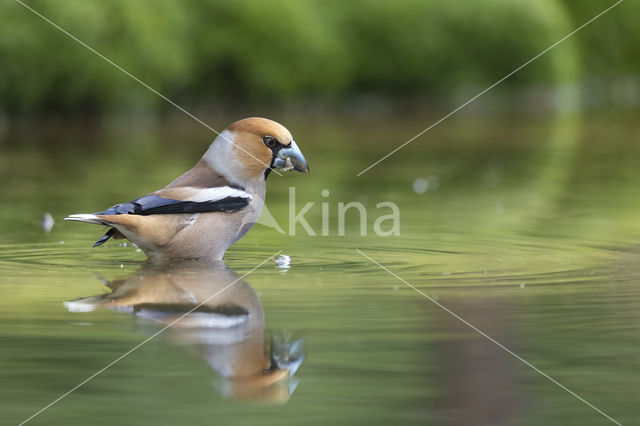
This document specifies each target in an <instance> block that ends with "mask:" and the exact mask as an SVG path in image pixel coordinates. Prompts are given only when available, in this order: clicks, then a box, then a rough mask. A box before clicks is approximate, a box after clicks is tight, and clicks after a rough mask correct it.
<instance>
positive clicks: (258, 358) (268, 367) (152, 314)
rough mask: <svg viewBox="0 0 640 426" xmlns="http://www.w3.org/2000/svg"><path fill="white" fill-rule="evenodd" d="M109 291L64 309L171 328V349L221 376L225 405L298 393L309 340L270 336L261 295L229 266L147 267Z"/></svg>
mask: <svg viewBox="0 0 640 426" xmlns="http://www.w3.org/2000/svg"><path fill="white" fill-rule="evenodd" d="M104 284H105V285H106V286H107V289H108V292H102V293H100V294H98V295H95V296H89V297H82V298H79V299H76V300H71V301H66V302H64V306H65V307H66V308H67V309H68V310H69V312H78V313H87V312H91V311H95V310H97V309H101V308H107V309H113V310H117V311H120V312H123V313H124V312H129V313H131V314H133V315H135V316H137V317H138V318H141V319H143V320H148V321H153V322H156V323H158V324H161V325H163V326H165V327H166V328H168V330H167V333H166V335H165V338H166V339H167V340H168V341H170V342H173V343H176V344H178V345H179V346H187V347H190V348H191V349H192V350H190V352H192V353H194V354H196V355H197V356H198V357H199V358H202V359H203V360H204V361H205V362H206V363H207V364H208V365H209V366H211V368H213V369H214V370H215V371H216V372H218V373H219V375H220V376H221V378H222V379H223V380H221V381H218V382H217V383H216V388H217V390H218V391H219V392H220V393H221V394H222V395H223V396H224V397H226V398H233V399H249V400H256V401H260V402H275V403H283V402H286V401H287V400H288V399H289V396H290V394H291V392H293V390H294V389H295V386H291V385H292V384H293V383H292V381H295V377H293V376H294V374H295V373H296V371H297V370H298V368H299V367H300V366H301V364H302V362H303V360H304V339H303V338H302V337H300V336H296V335H295V334H291V332H290V331H289V332H284V331H280V330H272V331H271V332H269V331H268V330H267V329H266V327H265V324H266V323H265V313H264V309H263V307H262V303H261V301H260V298H259V297H258V294H257V293H256V291H255V290H254V289H253V288H252V287H251V285H250V284H249V283H248V282H246V281H245V280H244V279H243V278H242V277H240V276H238V274H236V273H235V272H234V271H233V270H231V269H229V268H228V267H227V266H226V265H225V264H224V263H223V262H198V261H188V260H187V261H181V262H172V263H171V264H156V263H145V264H143V265H142V266H141V267H140V269H138V270H137V271H135V272H133V273H131V275H129V277H127V278H125V279H118V280H111V281H108V280H104ZM141 324H144V322H143V323H141ZM144 329H145V327H143V330H144Z"/></svg>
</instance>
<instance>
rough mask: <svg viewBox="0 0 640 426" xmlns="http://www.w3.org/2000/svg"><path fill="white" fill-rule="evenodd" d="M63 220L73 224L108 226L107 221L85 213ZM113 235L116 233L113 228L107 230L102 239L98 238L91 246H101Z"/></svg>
mask: <svg viewBox="0 0 640 426" xmlns="http://www.w3.org/2000/svg"><path fill="white" fill-rule="evenodd" d="M64 220H72V221H75V222H85V223H95V224H96V225H106V226H109V225H110V224H109V223H108V222H107V221H105V220H104V219H101V218H100V217H99V216H97V215H95V214H87V213H81V214H72V215H69V216H67V217H65V218H64ZM115 233H116V229H115V228H109V230H108V231H107V232H106V233H105V234H104V235H103V236H102V237H100V239H99V240H98V241H96V242H95V244H94V245H93V246H94V247H98V246H101V245H102V244H104V243H106V242H107V240H109V238H111V237H112V236H113V235H114V234H115Z"/></svg>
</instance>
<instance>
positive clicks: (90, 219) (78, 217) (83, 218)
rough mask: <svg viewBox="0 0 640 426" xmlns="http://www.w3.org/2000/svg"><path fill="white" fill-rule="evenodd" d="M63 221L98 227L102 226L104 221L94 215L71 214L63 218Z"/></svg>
mask: <svg viewBox="0 0 640 426" xmlns="http://www.w3.org/2000/svg"><path fill="white" fill-rule="evenodd" d="M64 220H73V221H75V222H85V223H96V224H98V225H104V224H105V222H104V220H102V219H100V218H99V217H98V216H96V215H95V214H87V213H81V214H72V215H69V216H67V217H65V218H64Z"/></svg>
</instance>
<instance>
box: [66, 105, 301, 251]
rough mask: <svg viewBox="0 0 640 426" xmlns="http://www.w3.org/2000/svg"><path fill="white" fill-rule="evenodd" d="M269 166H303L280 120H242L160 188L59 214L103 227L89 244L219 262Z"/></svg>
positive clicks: (248, 217)
mask: <svg viewBox="0 0 640 426" xmlns="http://www.w3.org/2000/svg"><path fill="white" fill-rule="evenodd" d="M273 169H282V170H296V171H301V172H304V173H308V171H309V168H308V166H307V162H306V160H305V158H304V156H303V155H302V152H300V150H299V148H298V146H297V145H296V143H295V142H294V140H293V138H292V136H291V133H290V132H289V131H288V130H287V129H286V128H285V127H284V126H282V125H280V124H278V123H276V122H275V121H271V120H268V119H265V118H247V119H244V120H240V121H237V122H235V123H233V124H231V125H230V126H229V127H228V128H227V129H225V130H224V131H223V132H222V133H220V134H219V135H218V137H217V138H216V139H215V140H214V141H213V143H211V145H210V146H209V149H208V150H207V152H206V153H205V154H204V156H203V157H202V159H201V160H200V161H198V163H197V164H196V165H195V166H194V167H193V168H192V169H191V170H189V171H188V172H186V173H185V174H183V175H182V176H180V177H178V178H177V179H175V180H173V181H172V182H171V183H169V185H167V186H166V187H164V188H163V189H161V190H158V191H156V192H153V193H151V194H147V195H145V196H142V197H139V198H136V199H134V200H132V201H130V202H128V203H123V204H117V205H115V206H113V207H111V208H109V209H107V210H105V211H102V212H98V213H93V214H75V215H71V216H69V217H67V218H65V219H66V220H75V221H79V222H87V223H95V224H101V225H106V226H108V227H110V229H109V230H108V231H107V234H105V236H104V237H102V238H101V239H100V240H98V242H97V243H96V245H101V244H103V243H104V242H106V241H107V240H108V239H109V238H110V237H116V238H117V237H124V238H127V239H129V240H130V241H132V242H133V243H135V244H137V245H138V246H139V247H140V248H141V249H143V250H144V251H145V252H146V253H147V255H148V256H149V257H151V258H153V259H206V260H219V259H221V258H222V256H223V254H224V252H225V251H226V250H227V248H228V247H229V246H230V245H231V244H233V243H234V242H236V241H237V240H238V239H240V238H241V237H242V236H243V235H244V234H245V233H246V232H247V231H248V230H249V229H250V228H251V227H252V226H253V224H254V223H255V222H256V220H257V219H258V216H259V215H260V211H261V210H262V207H263V204H264V198H265V192H266V182H265V181H266V178H267V176H268V175H269V172H270V171H271V170H273Z"/></svg>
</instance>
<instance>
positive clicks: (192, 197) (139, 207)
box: [94, 186, 251, 216]
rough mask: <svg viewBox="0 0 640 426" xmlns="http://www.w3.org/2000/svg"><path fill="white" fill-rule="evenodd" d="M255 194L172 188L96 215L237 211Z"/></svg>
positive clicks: (222, 189)
mask: <svg viewBox="0 0 640 426" xmlns="http://www.w3.org/2000/svg"><path fill="white" fill-rule="evenodd" d="M250 201H251V195H249V194H248V193H247V192H245V191H244V190H242V189H239V188H233V187H230V186H219V187H215V188H195V187H172V188H165V189H161V190H160V191H156V192H154V193H153V194H149V195H144V196H142V197H140V198H136V199H135V200H132V201H129V202H128V203H123V204H117V205H115V206H113V207H110V208H108V209H107V210H105V211H102V212H97V213H94V215H116V214H136V215H142V216H148V215H152V214H174V213H203V212H215V211H224V212H233V211H236V210H239V209H241V208H243V207H246V206H247V205H249V202H250Z"/></svg>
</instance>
